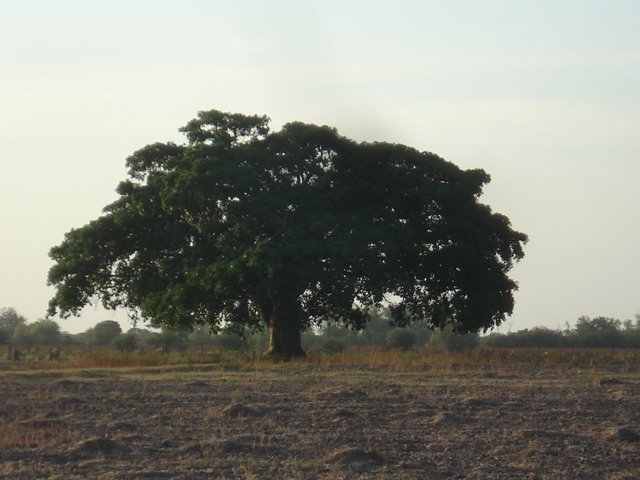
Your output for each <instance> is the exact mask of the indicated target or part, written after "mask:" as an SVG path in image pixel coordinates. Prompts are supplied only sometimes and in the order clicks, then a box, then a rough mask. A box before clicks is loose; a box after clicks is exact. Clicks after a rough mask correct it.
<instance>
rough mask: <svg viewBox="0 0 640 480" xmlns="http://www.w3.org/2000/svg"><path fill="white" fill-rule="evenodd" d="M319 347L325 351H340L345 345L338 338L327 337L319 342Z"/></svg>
mask: <svg viewBox="0 0 640 480" xmlns="http://www.w3.org/2000/svg"><path fill="white" fill-rule="evenodd" d="M320 345H321V348H322V350H323V351H324V352H327V353H342V352H343V351H344V349H345V348H346V347H347V345H346V344H345V343H344V342H343V341H342V340H340V339H338V338H327V339H325V340H323V341H322V342H321V344H320Z"/></svg>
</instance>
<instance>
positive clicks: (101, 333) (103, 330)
mask: <svg viewBox="0 0 640 480" xmlns="http://www.w3.org/2000/svg"><path fill="white" fill-rule="evenodd" d="M121 333H122V329H121V328H120V324H119V323H118V322H116V321H115V320H104V321H102V322H98V323H96V325H95V327H93V328H90V329H89V330H87V331H86V339H87V341H88V342H89V343H91V344H92V345H110V344H111V343H113V341H114V340H115V339H116V338H117V337H118V335H120V334H121Z"/></svg>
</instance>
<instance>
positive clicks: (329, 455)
mask: <svg viewBox="0 0 640 480" xmlns="http://www.w3.org/2000/svg"><path fill="white" fill-rule="evenodd" d="M413 358H415V357H413ZM334 363H335V364H334ZM356 363H357V362H356ZM0 366H1V365H0ZM0 391H1V392H2V395H1V397H0V478H7V479H15V480H19V479H36V478H37V479H42V478H52V479H65V480H67V479H87V478H99V479H135V478H148V479H213V478H216V479H359V478H363V479H364V478H366V479H411V480H414V479H509V480H512V479H540V480H543V479H570V478H571V479H594V480H595V479H598V480H606V479H609V480H622V479H627V480H631V479H638V478H640V373H638V370H637V365H626V366H625V367H624V368H622V367H620V366H616V367H610V368H607V366H606V365H599V366H598V367H597V368H576V367H574V366H569V365H566V366H564V367H563V366H562V365H553V366H545V365H536V366H534V367H531V366H527V365H519V366H514V367H513V368H509V369H507V368H505V367H504V366H502V367H500V368H491V366H490V365H484V366H482V367H479V366H477V365H476V366H471V365H466V366H462V367H461V366H458V367H456V366H455V365H454V366H452V365H449V366H447V368H435V367H433V366H428V365H426V364H422V365H421V364H419V362H418V363H416V362H413V363H412V362H407V363H406V365H404V366H402V365H400V364H398V363H395V364H387V365H384V364H382V363H381V364H378V365H356V364H351V365H349V364H345V363H344V362H343V363H342V364H341V363H340V362H331V361H327V362H318V361H315V362H314V361H306V362H302V363H297V364H286V365H275V366H273V365H260V364H255V365H250V366H246V365H245V366H235V367H231V366H229V365H226V366H225V365H222V364H218V365H199V366H198V365H191V366H171V365H168V366H161V367H136V368H87V369H78V368H75V369H61V370H53V369H48V370H4V371H0Z"/></svg>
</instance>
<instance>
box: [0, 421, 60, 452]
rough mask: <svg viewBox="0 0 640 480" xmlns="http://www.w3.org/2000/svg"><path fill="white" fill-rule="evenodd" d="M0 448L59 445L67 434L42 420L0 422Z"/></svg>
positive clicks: (58, 426)
mask: <svg viewBox="0 0 640 480" xmlns="http://www.w3.org/2000/svg"><path fill="white" fill-rule="evenodd" d="M0 432H2V434H0V448H37V447H47V446H51V445H56V444H60V443H62V442H63V441H65V440H66V439H67V432H66V431H65V429H64V428H60V425H56V424H54V423H50V422H47V421H44V420H23V421H10V422H6V421H4V420H0Z"/></svg>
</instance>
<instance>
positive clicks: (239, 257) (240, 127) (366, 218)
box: [48, 110, 527, 358]
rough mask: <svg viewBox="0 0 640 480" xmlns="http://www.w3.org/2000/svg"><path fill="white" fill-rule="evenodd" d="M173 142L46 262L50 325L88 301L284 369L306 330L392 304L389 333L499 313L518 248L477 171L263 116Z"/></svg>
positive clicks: (139, 155)
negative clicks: (214, 337)
mask: <svg viewBox="0 0 640 480" xmlns="http://www.w3.org/2000/svg"><path fill="white" fill-rule="evenodd" d="M182 132H184V133H185V135H186V137H187V143H186V144H183V145H176V144H174V143H155V144H152V145H148V146H146V147H144V148H142V149H141V150H138V151H137V152H135V153H134V154H133V155H132V156H130V157H129V158H128V159H127V166H128V168H129V179H127V180H125V181H123V182H122V183H120V185H119V186H118V190H117V191H118V193H119V195H120V198H119V199H118V200H117V201H116V202H114V203H113V204H111V205H109V206H107V207H106V208H105V214H104V215H103V216H101V217H99V218H98V219H96V220H94V221H92V222H90V223H89V224H87V225H85V226H83V227H81V228H78V229H74V230H71V231H70V232H68V233H67V234H66V236H65V240H64V241H63V242H62V244H60V245H58V246H56V247H54V248H52V249H51V252H50V255H51V258H52V259H53V261H54V265H53V267H52V268H51V270H50V272H49V277H48V281H49V284H50V285H53V286H54V287H55V288H56V293H55V296H54V297H53V299H52V300H51V302H50V308H49V314H50V315H55V314H60V315H62V316H69V315H73V314H78V313H79V311H80V309H81V308H82V307H84V306H85V305H86V304H87V303H89V302H91V300H92V299H93V298H98V299H100V300H101V302H102V304H103V305H104V306H105V307H107V308H117V307H121V306H123V307H127V308H129V309H131V310H134V311H137V312H139V315H140V316H141V317H142V318H143V319H145V320H148V321H150V322H151V324H152V325H154V326H164V327H167V328H182V329H185V328H186V329H191V328H192V327H194V326H198V325H208V326H209V327H210V328H211V329H212V330H213V331H214V332H215V331H220V330H227V331H231V332H235V333H240V334H242V333H244V332H245V331H246V330H261V329H263V328H266V329H267V330H268V332H269V348H268V355H270V356H273V357H284V358H291V357H295V356H301V355H304V352H303V350H302V345H301V332H303V331H304V330H305V329H307V328H309V327H310V326H312V325H319V324H320V323H322V322H326V321H335V322H339V323H341V324H343V325H346V326H349V327H351V328H353V329H361V328H363V327H365V326H366V325H367V322H368V320H369V318H370V311H371V307H380V306H381V305H383V304H384V303H385V300H386V299H389V298H392V299H396V300H397V301H396V302H395V304H394V305H393V308H392V309H391V314H392V320H393V322H394V323H395V324H397V325H399V326H405V325H408V324H410V323H412V322H415V321H424V322H427V324H428V325H429V327H431V328H442V327H445V326H449V327H450V328H451V329H453V330H455V331H456V332H470V331H477V330H479V329H488V328H491V327H493V326H495V325H498V324H500V323H501V322H502V321H503V320H504V319H505V317H506V316H507V315H509V314H511V312H512V309H513V291H514V290H515V289H516V288H517V285H516V283H515V282H514V281H513V280H511V279H510V278H509V277H508V276H507V273H508V272H509V270H510V269H511V268H512V266H513V263H514V262H516V261H518V260H520V259H521V258H522V257H523V255H524V253H523V245H524V243H525V242H526V240H527V237H526V235H524V234H523V233H520V232H517V231H514V230H513V229H511V225H510V222H509V219H508V218H507V217H505V216H503V215H500V214H497V213H493V212H492V211H491V209H490V208H489V207H488V206H486V205H483V204H481V203H480V202H479V201H478V198H479V196H480V195H481V193H482V188H483V185H484V184H485V183H487V182H488V181H489V175H487V174H486V173H485V172H484V171H483V170H461V169H460V168H458V167H457V166H455V165H453V164H452V163H449V162H447V161H445V160H443V159H442V158H440V157H438V156H437V155H435V154H433V153H429V152H420V151H417V150H415V149H413V148H411V147H407V146H404V145H397V144H389V143H357V142H355V141H353V140H350V139H347V138H345V137H342V136H340V135H339V134H338V133H337V131H336V130H335V129H333V128H330V127H326V126H323V127H319V126H315V125H308V124H303V123H300V122H294V123H289V124H287V125H285V126H284V127H283V128H282V130H280V131H278V132H271V131H270V130H269V126H268V118H267V117H264V116H247V115H241V114H231V113H224V112H220V111H216V110H211V111H205V112H200V113H199V114H198V117H197V118H196V119H194V120H192V121H190V122H189V123H188V124H187V125H186V126H185V127H184V128H183V129H182Z"/></svg>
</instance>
